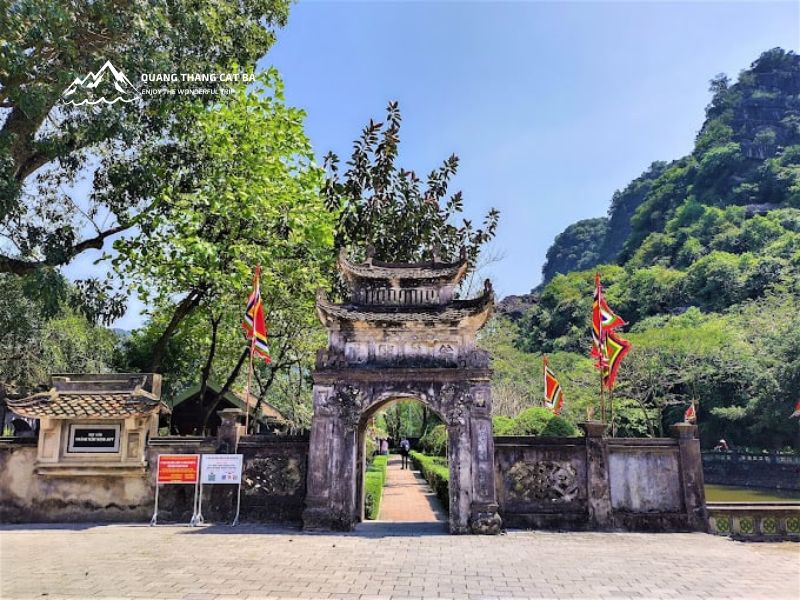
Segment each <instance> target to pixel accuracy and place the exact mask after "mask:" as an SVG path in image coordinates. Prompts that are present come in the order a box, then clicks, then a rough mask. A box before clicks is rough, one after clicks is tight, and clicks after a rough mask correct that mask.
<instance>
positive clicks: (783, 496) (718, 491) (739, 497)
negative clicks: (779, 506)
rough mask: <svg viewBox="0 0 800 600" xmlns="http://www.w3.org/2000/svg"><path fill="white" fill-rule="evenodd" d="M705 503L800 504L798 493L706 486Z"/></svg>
mask: <svg viewBox="0 0 800 600" xmlns="http://www.w3.org/2000/svg"><path fill="white" fill-rule="evenodd" d="M705 488H706V502H791V501H793V500H794V501H797V502H800V491H792V490H774V489H770V488H766V489H765V488H749V487H737V486H733V485H711V484H706V486H705Z"/></svg>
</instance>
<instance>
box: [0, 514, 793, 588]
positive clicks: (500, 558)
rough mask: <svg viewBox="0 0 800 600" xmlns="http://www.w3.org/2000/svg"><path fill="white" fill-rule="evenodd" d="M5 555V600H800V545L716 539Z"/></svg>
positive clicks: (256, 543)
mask: <svg viewBox="0 0 800 600" xmlns="http://www.w3.org/2000/svg"><path fill="white" fill-rule="evenodd" d="M0 555H1V556H0V575H1V576H2V577H1V578H0V579H1V581H0V594H2V597H3V598H39V599H41V598H48V600H49V599H53V598H174V599H176V600H177V599H184V600H189V599H196V600H201V599H207V600H222V599H231V600H233V599H234V598H361V599H366V598H378V597H381V598H410V597H415V598H512V597H513V598H674V599H689V598H769V599H771V600H775V599H778V598H791V599H793V600H796V599H797V598H798V597H800V545H798V544H790V543H785V544H745V543H739V542H733V541H730V540H728V539H725V538H720V537H713V536H708V535H704V534H661V535H659V534H630V533H619V534H602V533H538V532H521V531H520V532H512V533H509V534H508V535H502V536H497V537H473V536H449V535H446V534H443V533H442V524H440V523H432V524H428V525H418V524H385V523H369V524H362V525H361V526H360V527H359V529H358V530H357V531H356V532H355V533H351V534H346V535H329V534H324V535H323V534H308V533H302V532H300V531H298V530H292V529H287V528H280V529H278V528H269V527H263V526H250V525H244V526H240V527H237V528H230V527H227V526H208V527H204V528H198V529H192V528H188V527H176V526H159V527H155V528H151V527H147V526H144V525H103V526H61V527H59V526H4V527H2V528H0Z"/></svg>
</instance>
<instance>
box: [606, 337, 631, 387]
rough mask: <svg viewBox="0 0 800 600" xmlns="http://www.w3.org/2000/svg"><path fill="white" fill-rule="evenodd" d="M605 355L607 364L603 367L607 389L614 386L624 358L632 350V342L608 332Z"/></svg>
mask: <svg viewBox="0 0 800 600" xmlns="http://www.w3.org/2000/svg"><path fill="white" fill-rule="evenodd" d="M604 346H605V357H606V361H605V362H606V364H605V367H604V368H603V386H604V387H605V388H606V389H607V390H610V389H613V388H614V382H615V381H616V380H617V371H619V365H620V364H621V363H622V359H623V358H625V355H626V354H628V352H630V349H631V343H630V342H629V341H628V340H625V339H622V338H621V337H619V336H618V335H617V334H616V333H608V334H606V336H605V344H604Z"/></svg>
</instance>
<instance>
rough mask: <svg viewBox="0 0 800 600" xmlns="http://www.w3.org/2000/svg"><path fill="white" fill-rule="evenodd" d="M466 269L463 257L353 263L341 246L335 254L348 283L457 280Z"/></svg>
mask: <svg viewBox="0 0 800 600" xmlns="http://www.w3.org/2000/svg"><path fill="white" fill-rule="evenodd" d="M467 268H468V262H467V259H466V257H462V258H461V259H460V260H459V261H458V262H454V263H444V262H438V261H428V262H421V263H386V262H380V261H377V260H373V259H371V258H370V259H367V262H365V263H361V264H356V263H354V262H352V261H350V259H349V258H348V256H347V252H346V251H345V250H344V249H342V250H341V251H340V253H339V271H340V272H341V273H342V275H343V276H344V278H345V279H346V280H347V281H349V282H351V283H357V282H359V280H369V281H375V280H384V281H438V282H441V283H458V282H459V281H461V279H463V277H464V275H466V273H467Z"/></svg>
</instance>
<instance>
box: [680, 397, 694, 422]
mask: <svg viewBox="0 0 800 600" xmlns="http://www.w3.org/2000/svg"><path fill="white" fill-rule="evenodd" d="M683 421H684V422H685V423H697V411H696V410H695V408H694V402H692V403H691V404H690V405H689V408H687V409H686V412H684V413H683Z"/></svg>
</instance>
